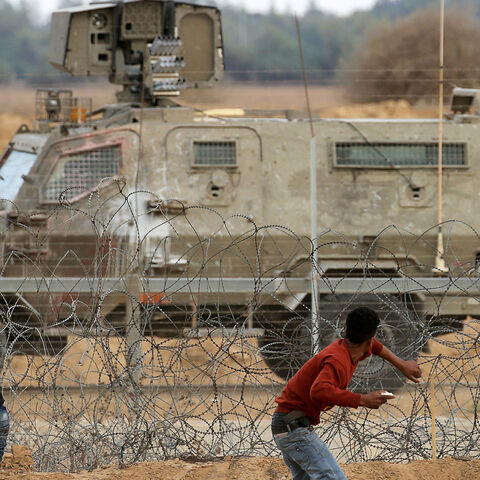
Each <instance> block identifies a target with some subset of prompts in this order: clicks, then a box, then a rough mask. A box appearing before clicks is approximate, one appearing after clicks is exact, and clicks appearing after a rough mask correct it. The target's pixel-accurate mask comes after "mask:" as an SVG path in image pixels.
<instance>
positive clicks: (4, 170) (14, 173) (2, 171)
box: [0, 150, 37, 201]
mask: <svg viewBox="0 0 480 480" xmlns="http://www.w3.org/2000/svg"><path fill="white" fill-rule="evenodd" d="M36 158H37V155H36V154H34V153H27V152H19V151H17V150H11V151H10V152H9V153H8V156H7V157H6V159H5V160H4V162H3V163H2V164H1V166H0V199H7V200H11V201H13V200H15V197H16V196H17V193H18V191H19V190H20V187H21V186H22V184H23V175H27V174H28V172H29V171H30V169H31V168H32V165H33V164H34V163H35V159H36Z"/></svg>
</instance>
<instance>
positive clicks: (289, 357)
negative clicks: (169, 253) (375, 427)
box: [256, 294, 424, 392]
mask: <svg viewBox="0 0 480 480" xmlns="http://www.w3.org/2000/svg"><path fill="white" fill-rule="evenodd" d="M358 306H369V307H370V308H372V309H374V310H375V311H377V312H378V314H379V315H380V326H379V328H378V330H377V338H378V340H380V341H381V342H382V343H383V344H384V345H385V346H386V347H387V348H389V349H390V350H392V351H393V352H394V353H395V354H396V355H398V356H399V357H400V358H404V359H409V360H410V359H416V358H417V356H418V354H419V353H420V351H421V350H422V347H423V343H424V340H423V335H422V333H421V325H422V322H421V317H422V312H421V311H420V310H419V302H417V301H415V300H414V299H412V298H411V297H404V298H400V297H396V296H393V295H372V294H360V295H357V296H351V295H346V294H340V295H325V296H322V297H321V298H320V304H319V316H320V322H319V339H320V345H319V349H322V348H325V347H326V346H328V345H329V344H330V343H332V342H333V341H335V340H337V339H338V338H341V337H342V335H343V331H344V327H345V320H346V316H347V314H348V312H349V311H350V310H352V309H353V308H355V307H358ZM282 308H283V307H282ZM310 312H311V303H310V296H307V297H306V298H305V300H304V302H303V303H302V304H300V305H299V306H298V307H297V308H296V309H295V310H294V311H290V312H289V311H287V310H286V309H284V308H283V310H281V309H279V308H277V312H276V314H272V313H271V312H268V313H265V312H262V316H263V318H264V319H265V320H264V325H263V326H262V325H261V326H262V328H264V329H265V334H264V335H263V336H262V337H260V338H259V340H258V343H259V347H260V351H261V354H262V356H263V358H264V360H265V362H266V363H267V365H268V366H269V367H270V368H271V369H272V371H273V372H274V373H276V374H277V375H279V376H280V377H282V378H283V379H285V380H288V379H289V378H291V377H292V376H293V375H294V374H295V373H296V372H297V371H298V369H299V368H300V367H301V366H302V365H303V364H304V363H305V362H306V361H307V360H308V359H309V358H310V357H311V351H312V343H311V342H312V336H311V320H310V318H311V313H310ZM256 318H258V315H257V317H256ZM274 319H275V320H276V321H273V320H274ZM404 382H405V378H404V377H403V375H402V374H401V373H400V372H398V371H396V370H395V368H394V367H392V366H391V365H390V364H388V363H386V362H384V361H383V360H382V359H381V358H379V357H376V356H372V357H369V358H368V359H367V360H364V361H363V362H361V363H360V364H359V366H358V367H357V371H356V372H355V375H354V377H353V379H352V382H351V384H350V386H349V389H350V390H352V391H355V392H368V391H373V390H378V389H385V390H389V391H391V390H396V389H398V388H400V387H401V386H402V385H403V384H404Z"/></svg>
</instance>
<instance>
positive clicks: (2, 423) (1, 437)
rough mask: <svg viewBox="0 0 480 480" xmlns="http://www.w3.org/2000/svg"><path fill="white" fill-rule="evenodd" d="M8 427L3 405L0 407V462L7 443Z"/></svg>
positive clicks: (6, 414)
mask: <svg viewBox="0 0 480 480" xmlns="http://www.w3.org/2000/svg"><path fill="white" fill-rule="evenodd" d="M9 428H10V419H9V417H8V410H7V408H6V407H5V405H2V406H1V407H0V462H1V461H2V458H3V454H4V453H5V447H6V445H7V435H8V429H9Z"/></svg>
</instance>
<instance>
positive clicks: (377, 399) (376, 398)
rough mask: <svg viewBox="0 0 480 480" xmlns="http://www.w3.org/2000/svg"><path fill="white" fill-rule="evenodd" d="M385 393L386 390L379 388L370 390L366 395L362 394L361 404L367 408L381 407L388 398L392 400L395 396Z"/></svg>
mask: <svg viewBox="0 0 480 480" xmlns="http://www.w3.org/2000/svg"><path fill="white" fill-rule="evenodd" d="M384 394H385V390H377V391H375V392H370V393H367V394H365V395H360V406H361V407H367V408H379V407H381V406H382V405H383V404H384V403H385V402H386V401H387V400H391V399H392V398H393V397H390V396H387V395H384Z"/></svg>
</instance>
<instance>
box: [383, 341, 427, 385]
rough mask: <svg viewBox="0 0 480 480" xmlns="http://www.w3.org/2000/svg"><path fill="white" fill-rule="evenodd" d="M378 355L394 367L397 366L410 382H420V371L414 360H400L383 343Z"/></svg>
mask: <svg viewBox="0 0 480 480" xmlns="http://www.w3.org/2000/svg"><path fill="white" fill-rule="evenodd" d="M378 356H379V357H381V358H383V359H384V360H386V361H387V362H389V363H391V364H392V365H393V366H394V367H396V368H398V370H400V371H401V372H402V373H403V374H404V375H405V376H406V377H407V378H408V379H409V380H411V381H412V382H415V383H419V382H420V378H421V377H422V371H421V370H420V367H419V366H418V364H417V362H416V361H415V360H402V359H401V358H399V357H397V356H396V355H395V354H394V353H393V352H392V351H390V350H389V349H388V348H387V347H386V346H385V345H383V347H382V350H381V351H380V353H379V354H378Z"/></svg>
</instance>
